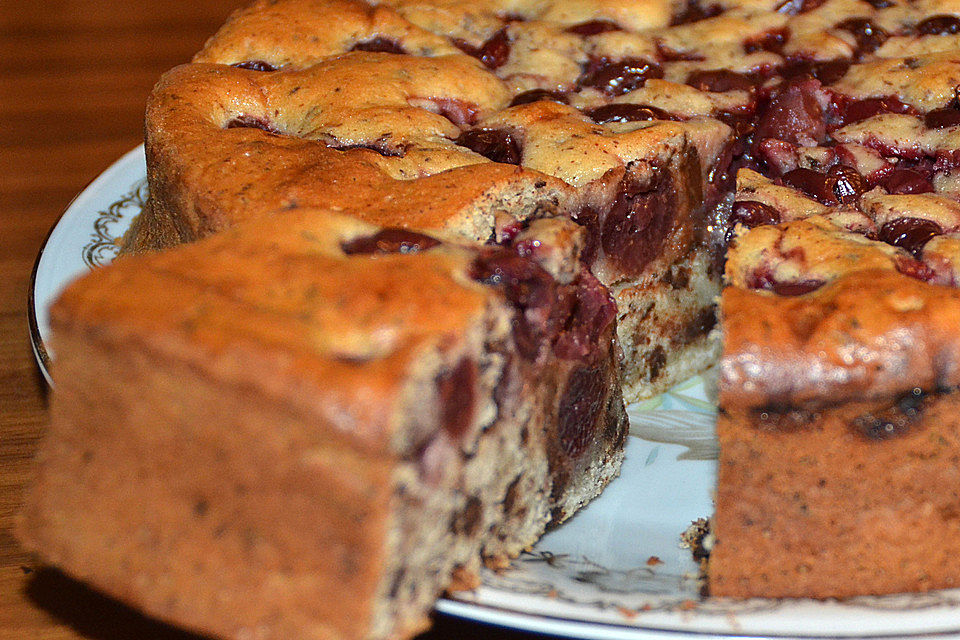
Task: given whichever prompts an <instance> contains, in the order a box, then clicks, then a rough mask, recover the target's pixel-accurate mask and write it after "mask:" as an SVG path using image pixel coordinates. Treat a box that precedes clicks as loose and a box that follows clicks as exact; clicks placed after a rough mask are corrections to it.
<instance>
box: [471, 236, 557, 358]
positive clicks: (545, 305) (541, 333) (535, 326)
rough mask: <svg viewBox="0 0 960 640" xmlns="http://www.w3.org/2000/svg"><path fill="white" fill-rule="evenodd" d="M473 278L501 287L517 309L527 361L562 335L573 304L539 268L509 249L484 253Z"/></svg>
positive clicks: (516, 328) (517, 332)
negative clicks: (570, 305)
mask: <svg viewBox="0 0 960 640" xmlns="http://www.w3.org/2000/svg"><path fill="white" fill-rule="evenodd" d="M471 276H472V277H473V279H474V280H478V281H479V282H482V283H483V284H485V285H488V286H492V287H497V288H500V289H501V290H502V291H503V295H504V297H506V299H507V300H508V301H509V302H510V303H511V304H512V305H513V306H514V307H515V308H516V309H517V313H516V314H515V315H514V319H513V336H514V341H515V343H516V345H517V350H518V351H519V352H520V355H521V356H523V357H524V358H525V359H527V360H531V361H532V360H536V359H537V356H538V355H539V354H540V352H541V348H542V347H543V346H544V345H549V344H552V343H553V340H554V339H555V338H556V336H557V335H558V334H559V332H560V330H561V328H562V326H563V322H564V319H565V316H566V314H567V313H569V308H568V305H569V304H571V303H572V301H571V300H569V299H568V297H567V296H565V295H561V294H560V292H559V291H558V287H557V283H556V281H555V280H554V279H553V278H552V277H551V276H550V274H549V273H547V272H546V271H545V270H544V269H543V268H542V267H541V266H540V265H538V264H537V263H536V262H534V261H533V260H531V259H530V258H525V257H521V256H519V255H517V254H516V253H514V252H513V251H510V250H508V249H496V250H492V251H489V252H485V253H482V254H481V255H480V256H478V257H477V259H476V260H475V261H474V263H473V271H472V273H471Z"/></svg>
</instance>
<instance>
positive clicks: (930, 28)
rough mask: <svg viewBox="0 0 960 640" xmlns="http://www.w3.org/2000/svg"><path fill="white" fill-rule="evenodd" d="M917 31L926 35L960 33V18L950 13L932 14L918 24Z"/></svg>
mask: <svg viewBox="0 0 960 640" xmlns="http://www.w3.org/2000/svg"><path fill="white" fill-rule="evenodd" d="M917 33H919V34H921V35H925V36H939V35H948V34H953V33H960V18H958V17H956V16H948V15H940V16H931V17H929V18H927V19H926V20H923V21H922V22H920V23H919V24H918V25H917Z"/></svg>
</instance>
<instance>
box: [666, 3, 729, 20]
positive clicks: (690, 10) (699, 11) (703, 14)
mask: <svg viewBox="0 0 960 640" xmlns="http://www.w3.org/2000/svg"><path fill="white" fill-rule="evenodd" d="M721 13H723V7H722V6H720V5H719V4H708V5H707V6H703V4H701V0H687V4H686V6H685V7H683V9H682V10H681V11H680V12H679V13H676V14H674V16H673V18H672V19H671V20H670V25H671V26H676V25H678V24H688V23H690V22H699V21H701V20H706V19H707V18H713V17H716V16H718V15H720V14H721Z"/></svg>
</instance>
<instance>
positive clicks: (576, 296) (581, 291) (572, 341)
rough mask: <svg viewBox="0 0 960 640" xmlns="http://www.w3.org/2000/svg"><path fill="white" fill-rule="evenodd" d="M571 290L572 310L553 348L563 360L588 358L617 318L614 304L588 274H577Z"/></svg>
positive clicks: (603, 288)
mask: <svg viewBox="0 0 960 640" xmlns="http://www.w3.org/2000/svg"><path fill="white" fill-rule="evenodd" d="M574 287H575V288H574V290H573V293H572V295H571V298H572V300H573V308H572V310H571V311H570V315H569V317H568V318H567V322H566V324H565V325H564V328H563V330H562V331H561V332H560V335H559V336H558V337H557V341H556V343H555V344H554V348H553V350H554V353H556V354H557V356H558V357H560V358H564V359H566V360H576V359H588V358H590V357H591V356H592V355H593V354H594V352H595V350H596V345H598V344H600V343H601V342H602V340H603V336H604V334H605V333H607V331H608V329H609V328H610V327H611V326H612V325H613V323H614V320H615V319H616V317H617V305H616V303H614V301H613V300H612V299H611V298H610V294H609V293H608V292H607V289H606V287H604V286H603V285H602V284H600V281H599V280H597V279H596V278H595V277H594V276H593V274H591V273H590V272H589V271H586V270H584V271H583V272H582V273H581V274H580V276H579V277H578V278H577V280H576V282H575V283H574Z"/></svg>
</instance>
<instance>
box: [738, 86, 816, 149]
mask: <svg viewBox="0 0 960 640" xmlns="http://www.w3.org/2000/svg"><path fill="white" fill-rule="evenodd" d="M819 89H820V83H819V82H817V81H816V80H812V79H806V80H791V81H790V82H789V83H787V84H786V85H785V86H784V87H783V88H782V89H780V91H779V92H778V93H777V94H776V95H775V96H774V97H773V99H772V100H771V101H770V104H768V105H767V107H766V109H764V110H763V113H761V115H760V118H759V120H758V122H757V130H756V133H755V134H754V143H755V144H758V143H759V142H760V141H762V140H763V139H764V138H776V139H778V140H783V141H784V142H789V143H791V144H797V145H806V144H810V143H819V142H823V141H824V140H825V139H826V137H827V128H826V116H825V114H824V111H823V108H822V107H821V106H820V102H819V101H818V100H817V96H816V93H817V91H819Z"/></svg>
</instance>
